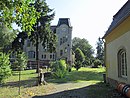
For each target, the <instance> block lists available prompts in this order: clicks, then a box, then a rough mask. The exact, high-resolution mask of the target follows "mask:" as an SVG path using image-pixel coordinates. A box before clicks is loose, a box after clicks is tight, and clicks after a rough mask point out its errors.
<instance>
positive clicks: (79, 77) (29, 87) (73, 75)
mask: <svg viewBox="0 0 130 98" xmlns="http://www.w3.org/2000/svg"><path fill="white" fill-rule="evenodd" d="M104 72H105V68H81V69H79V71H76V70H75V69H73V70H72V72H70V73H68V74H67V76H66V77H65V78H63V79H52V78H50V79H46V81H47V82H48V84H53V86H54V87H55V84H56V85H57V84H62V83H78V85H76V86H77V87H78V86H79V87H80V86H81V85H80V84H82V83H84V84H87V85H92V84H97V83H99V82H102V81H103V78H102V74H103V73H104ZM36 77H37V74H36V73H35V70H26V71H22V75H21V96H22V98H29V96H33V93H34V94H35V95H44V93H45V92H47V91H45V87H46V86H44V85H43V86H35V85H36V80H37V78H36ZM18 79H19V78H18V72H13V75H12V76H11V77H9V78H8V79H7V80H6V81H7V84H5V85H3V86H2V87H0V98H19V97H18V83H19V82H18ZM84 84H82V85H84ZM48 86H49V85H48ZM51 87H52V86H51ZM51 87H50V89H52V88H51ZM47 89H49V87H47Z"/></svg>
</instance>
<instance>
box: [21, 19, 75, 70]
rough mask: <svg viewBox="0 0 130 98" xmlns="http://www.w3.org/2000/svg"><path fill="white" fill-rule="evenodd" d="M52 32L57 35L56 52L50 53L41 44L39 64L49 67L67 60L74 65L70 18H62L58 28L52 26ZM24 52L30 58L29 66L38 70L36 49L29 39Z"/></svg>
mask: <svg viewBox="0 0 130 98" xmlns="http://www.w3.org/2000/svg"><path fill="white" fill-rule="evenodd" d="M51 30H52V31H53V32H55V33H56V35H57V39H58V40H57V44H56V52H52V53H50V52H48V51H47V49H46V48H44V47H43V46H42V44H39V64H40V66H47V65H48V64H49V62H50V61H55V60H59V59H65V60H66V62H67V63H69V64H72V63H73V58H72V26H71V24H70V19H69V18H60V19H59V21H58V24H57V25H56V26H51ZM23 50H24V52H25V53H26V55H27V56H28V66H31V67H33V68H36V65H37V62H36V47H35V46H34V45H32V43H31V42H30V41H29V39H27V40H26V41H25V43H24V46H23Z"/></svg>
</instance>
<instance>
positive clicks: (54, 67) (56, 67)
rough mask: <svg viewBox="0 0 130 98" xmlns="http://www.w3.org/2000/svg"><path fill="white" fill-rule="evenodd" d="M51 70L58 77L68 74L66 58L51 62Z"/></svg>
mask: <svg viewBox="0 0 130 98" xmlns="http://www.w3.org/2000/svg"><path fill="white" fill-rule="evenodd" d="M51 71H52V72H54V73H53V75H54V77H56V78H63V77H65V75H66V74H67V64H66V62H65V60H59V61H55V62H52V63H51Z"/></svg>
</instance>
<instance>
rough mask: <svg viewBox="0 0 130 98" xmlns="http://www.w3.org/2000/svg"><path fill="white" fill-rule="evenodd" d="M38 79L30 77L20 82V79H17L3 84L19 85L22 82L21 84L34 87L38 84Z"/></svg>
mask: <svg viewBox="0 0 130 98" xmlns="http://www.w3.org/2000/svg"><path fill="white" fill-rule="evenodd" d="M36 80H37V78H35V77H34V78H30V79H28V80H21V81H20V82H19V81H15V82H7V83H6V84H3V85H2V87H7V86H9V87H19V83H20V86H22V87H24V88H26V87H33V86H36Z"/></svg>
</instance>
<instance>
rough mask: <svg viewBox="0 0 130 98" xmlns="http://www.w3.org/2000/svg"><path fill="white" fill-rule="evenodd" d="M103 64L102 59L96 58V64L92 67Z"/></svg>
mask: <svg viewBox="0 0 130 98" xmlns="http://www.w3.org/2000/svg"><path fill="white" fill-rule="evenodd" d="M101 64H102V62H101V60H99V59H96V60H95V61H94V66H92V67H94V68H98V66H99V65H101Z"/></svg>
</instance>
